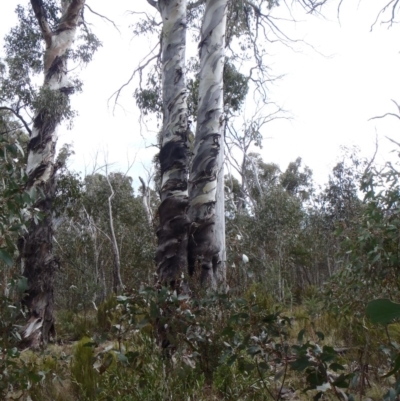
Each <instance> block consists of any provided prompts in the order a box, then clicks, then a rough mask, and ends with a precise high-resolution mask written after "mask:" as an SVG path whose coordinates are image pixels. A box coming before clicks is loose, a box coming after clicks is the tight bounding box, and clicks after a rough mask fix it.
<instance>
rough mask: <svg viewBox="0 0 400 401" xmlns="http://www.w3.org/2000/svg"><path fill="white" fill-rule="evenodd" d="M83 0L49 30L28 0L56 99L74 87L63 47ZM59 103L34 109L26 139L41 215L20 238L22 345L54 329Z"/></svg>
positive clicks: (66, 4) (38, 4)
mask: <svg viewBox="0 0 400 401" xmlns="http://www.w3.org/2000/svg"><path fill="white" fill-rule="evenodd" d="M84 3H85V0H71V1H67V0H62V1H61V7H62V11H63V15H62V18H61V20H60V23H59V24H58V26H57V27H55V29H54V30H51V29H50V27H49V24H48V22H47V20H46V12H45V9H44V6H43V1H42V0H31V5H32V9H33V11H34V13H35V16H36V19H37V21H38V24H39V26H40V29H41V32H42V35H43V39H44V41H45V43H46V51H45V53H44V84H43V88H44V89H45V90H49V91H56V92H54V93H55V94H56V95H57V96H55V99H59V100H60V101H62V100H63V97H67V96H68V95H69V94H70V93H71V92H72V90H73V89H72V88H71V87H70V85H69V83H68V77H67V66H66V57H65V52H66V51H67V50H68V49H69V48H70V47H71V45H72V43H73V41H74V37H75V32H76V28H77V25H78V22H79V18H80V15H81V11H82V8H83V6H84ZM64 100H65V99H64ZM53 106H54V107H53ZM58 106H59V105H56V104H55V105H51V106H50V107H43V108H42V109H40V110H38V111H37V113H36V116H35V118H34V122H33V129H32V134H31V137H30V141H29V144H28V163H27V176H28V181H27V184H26V187H27V190H32V189H33V188H35V189H36V190H37V192H38V194H39V200H38V202H37V204H36V207H37V208H38V209H39V210H40V211H41V212H42V215H43V216H44V217H43V218H42V219H41V220H40V221H32V222H31V225H30V227H29V229H28V233H27V234H26V235H25V237H24V238H22V239H21V240H20V243H19V248H20V252H21V263H22V271H23V275H24V276H25V277H26V278H27V281H28V290H27V295H26V297H25V298H24V300H23V302H24V304H25V305H26V306H27V308H28V310H29V317H28V322H27V324H26V326H25V328H24V330H23V333H22V337H23V342H24V344H26V345H27V346H29V347H33V348H37V347H39V346H41V345H46V344H47V342H48V341H49V337H50V335H51V334H52V333H54V295H53V282H54V274H55V269H56V267H57V261H56V260H55V258H54V256H53V244H52V243H53V221H52V201H53V198H54V192H55V172H56V167H55V163H54V157H55V147H56V142H57V134H56V129H57V126H58V125H59V123H60V121H61V119H62V107H61V108H60V107H58Z"/></svg>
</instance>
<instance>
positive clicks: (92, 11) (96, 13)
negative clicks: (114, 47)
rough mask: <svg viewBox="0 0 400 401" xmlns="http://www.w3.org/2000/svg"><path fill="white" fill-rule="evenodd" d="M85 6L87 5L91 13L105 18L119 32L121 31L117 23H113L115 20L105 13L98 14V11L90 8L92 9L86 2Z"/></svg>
mask: <svg viewBox="0 0 400 401" xmlns="http://www.w3.org/2000/svg"><path fill="white" fill-rule="evenodd" d="M85 7H87V8H88V10H89V11H90V12H91V13H92V14H95V15H97V16H98V17H100V18H103V19H105V20H107V21H108V22H111V23H112V24H113V25H114V28H115V29H116V30H117V31H118V32H119V33H121V31H120V30H119V29H118V27H117V25H116V24H115V22H114V21H113V20H111V19H110V18H108V17H106V16H105V15H102V14H100V13H98V12H96V11H94V10H92V9H91V8H90V6H88V5H87V4H85Z"/></svg>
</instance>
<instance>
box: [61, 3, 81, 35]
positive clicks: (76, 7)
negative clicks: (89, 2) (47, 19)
mask: <svg viewBox="0 0 400 401" xmlns="http://www.w3.org/2000/svg"><path fill="white" fill-rule="evenodd" d="M84 5H85V0H72V1H71V3H70V5H69V7H68V9H67V11H66V13H65V14H64V15H63V16H62V17H61V20H60V23H59V24H58V27H57V31H66V30H68V29H74V28H76V26H77V25H78V21H79V18H80V16H81V12H82V9H83V6H84Z"/></svg>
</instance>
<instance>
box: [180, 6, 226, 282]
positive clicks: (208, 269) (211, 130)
mask: <svg viewBox="0 0 400 401" xmlns="http://www.w3.org/2000/svg"><path fill="white" fill-rule="evenodd" d="M226 10H227V0H207V3H206V9H205V13H204V17H203V18H204V19H203V25H202V28H201V42H200V44H199V47H200V78H199V80H200V83H199V107H198V116H197V131H196V137H195V144H194V157H193V162H192V166H191V173H190V179H189V216H190V218H191V221H192V225H191V230H190V237H189V247H188V265H189V266H188V267H189V273H190V274H193V272H194V270H195V268H196V265H197V264H199V265H200V267H201V269H202V270H201V280H202V282H203V283H205V282H208V283H209V284H211V285H212V286H213V287H215V286H216V285H217V282H216V281H217V279H218V278H221V277H223V276H224V274H221V272H220V271H219V270H221V269H222V268H223V265H224V258H225V256H224V246H225V245H224V244H225V232H224V224H225V222H224V216H217V213H218V214H221V213H223V210H224V209H223V205H219V204H216V202H222V203H223V196H222V198H221V196H219V199H217V197H218V195H217V193H220V192H221V189H220V188H223V187H221V186H220V185H219V182H218V181H220V180H223V171H222V168H223V145H224V141H223V122H222V118H223V70H224V56H225V52H224V48H225V27H226Z"/></svg>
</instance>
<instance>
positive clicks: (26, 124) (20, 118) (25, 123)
mask: <svg viewBox="0 0 400 401" xmlns="http://www.w3.org/2000/svg"><path fill="white" fill-rule="evenodd" d="M0 110H8V111H11V113H13V114H14V115H15V116H16V117H17V118H18V119H19V120H20V121H21V122H22V124H24V127H25V129H26V130H27V131H28V133H29V136H31V135H32V130H31V129H30V128H29V125H28V123H27V122H26V121H25V119H24V118H23V117H22V116H21V115H20V114H19V113H18V112H17V111H16V110H14V109H12V108H11V107H0Z"/></svg>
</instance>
